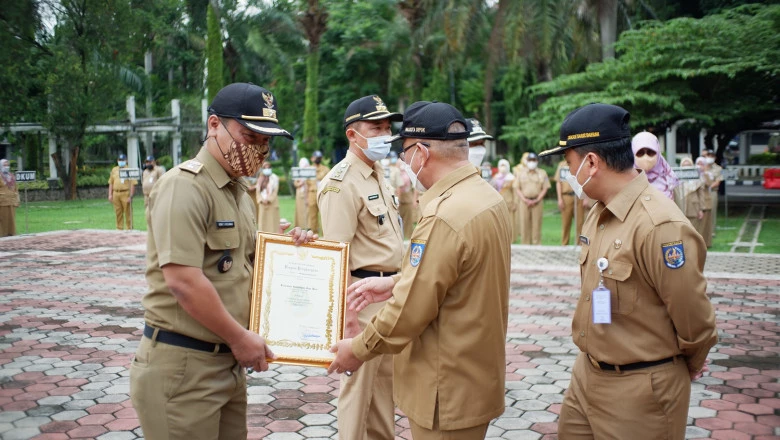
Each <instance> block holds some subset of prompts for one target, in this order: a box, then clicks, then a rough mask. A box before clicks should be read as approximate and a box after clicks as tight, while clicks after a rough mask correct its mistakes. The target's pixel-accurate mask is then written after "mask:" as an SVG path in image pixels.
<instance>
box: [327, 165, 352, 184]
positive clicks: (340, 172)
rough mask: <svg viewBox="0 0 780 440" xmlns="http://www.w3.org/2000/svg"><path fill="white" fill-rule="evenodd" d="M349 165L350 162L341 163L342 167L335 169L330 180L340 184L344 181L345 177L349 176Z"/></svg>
mask: <svg viewBox="0 0 780 440" xmlns="http://www.w3.org/2000/svg"><path fill="white" fill-rule="evenodd" d="M349 165H350V163H349V162H346V161H344V162H341V164H340V165H338V166H337V167H335V168H334V169H333V171H332V172H331V174H330V178H331V179H332V180H336V181H339V182H341V181H342V180H344V176H345V175H346V174H347V170H349Z"/></svg>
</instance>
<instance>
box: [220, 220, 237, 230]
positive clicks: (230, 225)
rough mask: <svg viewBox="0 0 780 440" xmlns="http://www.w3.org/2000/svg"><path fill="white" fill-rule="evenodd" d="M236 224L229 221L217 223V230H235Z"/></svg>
mask: <svg viewBox="0 0 780 440" xmlns="http://www.w3.org/2000/svg"><path fill="white" fill-rule="evenodd" d="M235 227H236V222H234V221H229V220H222V221H217V229H225V228H235Z"/></svg>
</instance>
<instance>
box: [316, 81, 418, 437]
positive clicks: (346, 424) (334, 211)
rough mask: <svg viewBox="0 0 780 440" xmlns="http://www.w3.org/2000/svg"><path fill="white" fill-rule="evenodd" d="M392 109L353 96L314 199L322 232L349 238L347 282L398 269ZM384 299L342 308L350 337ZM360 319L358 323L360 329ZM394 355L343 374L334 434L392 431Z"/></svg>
mask: <svg viewBox="0 0 780 440" xmlns="http://www.w3.org/2000/svg"><path fill="white" fill-rule="evenodd" d="M401 119H402V116H401V114H399V113H391V112H389V111H388V110H387V106H385V103H384V102H383V101H382V99H381V98H380V97H379V96H377V95H369V96H364V97H362V98H360V99H357V100H355V101H353V102H352V103H351V104H350V105H349V106H348V107H347V110H346V112H345V113H344V130H345V135H346V137H347V140H348V141H349V150H348V151H347V155H346V157H345V158H344V160H342V161H341V162H339V163H338V164H336V166H334V167H333V169H332V170H331V171H330V172H329V173H328V174H327V175H326V176H325V178H324V179H323V180H322V182H321V184H320V187H319V189H318V193H317V203H318V205H319V208H320V213H321V214H322V232H323V234H322V235H323V238H325V239H327V240H334V241H342V242H348V243H350V245H349V270H350V271H351V275H352V276H351V278H350V283H354V282H356V281H358V280H360V279H363V278H367V277H390V276H393V275H395V274H396V273H397V272H398V270H399V269H400V268H401V258H402V256H403V252H404V243H403V226H402V225H401V222H400V220H399V219H400V214H399V212H398V198H397V197H396V196H395V195H394V193H393V188H392V187H391V186H390V182H388V181H387V180H386V179H385V173H384V168H383V166H382V164H381V163H380V161H381V160H382V159H384V158H385V157H386V156H387V155H388V153H389V152H390V143H389V139H390V137H391V134H392V133H391V131H390V128H391V126H390V122H391V121H400V120H401ZM381 307H382V304H375V305H373V306H372V307H369V308H367V309H365V310H363V311H362V312H360V314H356V313H355V312H351V311H347V322H348V325H347V329H346V333H347V335H355V334H357V333H358V332H360V328H359V327H365V325H366V324H368V322H369V320H371V317H372V316H374V313H376V311H377V310H379V308H381ZM358 321H359V327H358ZM392 362H393V361H392V356H378V357H377V358H376V359H374V360H373V361H371V362H368V363H367V364H366V365H365V366H364V367H363V368H362V369H361V370H360V371H359V372H355V374H352V372H349V373H347V374H344V375H342V376H341V389H340V391H339V404H338V428H339V437H340V438H343V439H350V440H353V439H354V440H363V439H387V440H392V439H393V438H394V437H395V417H394V416H395V405H394V404H393V365H392Z"/></svg>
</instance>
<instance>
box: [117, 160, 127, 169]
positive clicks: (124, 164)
mask: <svg viewBox="0 0 780 440" xmlns="http://www.w3.org/2000/svg"><path fill="white" fill-rule="evenodd" d="M117 164H118V165H119V166H120V167H123V166H126V165H127V161H124V160H120V161H117Z"/></svg>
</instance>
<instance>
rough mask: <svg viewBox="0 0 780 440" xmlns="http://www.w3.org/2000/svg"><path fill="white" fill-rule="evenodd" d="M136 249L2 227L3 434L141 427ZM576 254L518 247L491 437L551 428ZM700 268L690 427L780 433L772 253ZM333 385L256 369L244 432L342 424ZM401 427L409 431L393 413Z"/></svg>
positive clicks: (779, 270) (541, 433)
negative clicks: (705, 343)
mask: <svg viewBox="0 0 780 440" xmlns="http://www.w3.org/2000/svg"><path fill="white" fill-rule="evenodd" d="M144 252H145V234H144V233H142V232H121V231H96V230H82V231H60V232H53V233H45V234H36V235H27V236H17V237H10V238H4V239H0V276H2V282H0V350H2V352H1V353H0V439H3V440H16V439H38V440H44V439H52V440H53V439H76V438H89V439H100V440H125V439H127V440H131V439H138V438H143V433H142V432H141V429H140V427H139V424H138V420H137V418H136V413H135V410H134V409H133V407H132V405H131V403H130V400H129V396H128V393H129V385H128V369H127V368H128V365H129V363H130V360H131V358H132V356H133V353H134V351H135V347H136V346H137V344H138V340H139V339H140V337H141V331H140V328H141V326H142V325H143V312H142V310H141V306H140V298H141V296H142V295H143V293H144V291H145V281H144V276H143V273H144ZM576 258H577V254H576V250H575V249H574V248H571V247H529V246H515V247H514V249H513V256H512V283H511V292H510V295H511V298H510V299H511V304H510V307H511V308H510V312H509V313H510V316H509V318H510V319H509V331H508V335H507V344H506V351H507V366H506V371H507V384H506V388H507V389H506V405H507V409H506V412H505V413H504V414H503V415H502V416H501V417H499V418H498V419H496V420H494V421H493V422H492V423H491V426H490V429H489V431H488V438H491V439H499V438H500V439H555V438H557V435H556V432H557V419H558V413H559V411H560V406H561V401H562V400H563V391H564V390H565V389H566V387H567V386H568V384H569V379H570V375H571V367H572V364H573V363H574V358H575V357H576V355H577V351H578V350H577V348H576V346H575V345H574V344H573V343H572V342H571V338H570V323H571V316H572V314H573V311H574V305H575V302H576V298H577V295H578V291H579V287H578V286H579V273H578V268H577V265H576ZM706 275H707V277H708V279H709V286H708V292H709V294H710V295H711V298H712V302H713V304H714V305H715V309H716V314H717V319H718V332H719V336H720V342H719V343H718V345H717V346H716V347H715V348H714V349H713V350H712V352H711V353H710V359H711V360H712V364H711V366H710V369H711V370H712V372H711V373H710V374H709V375H707V376H706V377H704V378H702V379H700V380H698V381H697V382H695V383H694V384H693V392H692V397H691V404H690V410H689V414H688V416H689V417H688V428H687V438H713V439H754V440H759V439H769V438H774V439H777V438H780V383H779V382H778V378H780V346H779V343H780V332H778V330H780V319H778V309H779V308H780V306H779V305H778V304H779V300H780V256H777V255H763V256H762V255H744V254H717V253H713V254H710V255H709V256H708V261H707V265H706ZM682 281H683V280H681V282H682ZM338 388H339V385H338V377H337V376H336V375H331V376H328V375H326V374H325V371H324V370H323V369H321V368H304V367H298V366H284V365H274V366H273V367H272V368H271V370H270V371H268V372H265V373H255V374H253V375H252V376H251V377H250V379H249V387H248V396H249V403H250V405H249V418H248V426H249V430H250V438H253V439H259V438H267V439H272V440H274V439H279V440H287V439H290V440H294V439H303V438H337V436H338V434H337V432H336V404H337V400H338ZM463 404H464V405H468V403H467V402H464V403H463ZM396 434H397V438H403V439H410V438H411V435H410V431H409V423H408V420H407V419H406V418H405V417H403V415H402V414H400V413H398V416H397V418H396Z"/></svg>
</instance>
